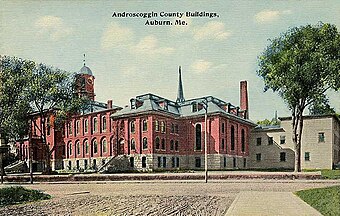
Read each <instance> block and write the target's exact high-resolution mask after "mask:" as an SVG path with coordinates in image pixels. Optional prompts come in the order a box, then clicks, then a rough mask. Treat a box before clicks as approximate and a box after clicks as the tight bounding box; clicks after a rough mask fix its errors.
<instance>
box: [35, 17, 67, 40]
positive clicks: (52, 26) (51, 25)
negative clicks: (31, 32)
mask: <svg viewBox="0 0 340 216" xmlns="http://www.w3.org/2000/svg"><path fill="white" fill-rule="evenodd" d="M35 27H36V28H38V29H39V30H38V33H39V34H47V35H48V36H49V37H50V39H51V40H53V41H58V40H60V39H61V38H64V37H67V36H68V35H70V34H71V33H72V28H71V27H69V26H67V25H66V24H65V23H64V21H63V19H62V18H60V17H56V16H43V17H40V18H39V19H38V20H37V21H36V22H35Z"/></svg>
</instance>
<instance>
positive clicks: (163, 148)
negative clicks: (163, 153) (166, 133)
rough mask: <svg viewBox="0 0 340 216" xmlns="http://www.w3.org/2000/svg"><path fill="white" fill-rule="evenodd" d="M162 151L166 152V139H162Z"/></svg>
mask: <svg viewBox="0 0 340 216" xmlns="http://www.w3.org/2000/svg"><path fill="white" fill-rule="evenodd" d="M162 150H165V139H164V138H163V139H162Z"/></svg>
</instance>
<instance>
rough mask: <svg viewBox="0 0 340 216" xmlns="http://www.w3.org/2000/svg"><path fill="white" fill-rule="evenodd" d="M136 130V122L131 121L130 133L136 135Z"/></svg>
mask: <svg viewBox="0 0 340 216" xmlns="http://www.w3.org/2000/svg"><path fill="white" fill-rule="evenodd" d="M135 130H136V128H135V121H131V122H130V132H131V133H134V132H135Z"/></svg>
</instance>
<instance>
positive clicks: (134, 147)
mask: <svg viewBox="0 0 340 216" xmlns="http://www.w3.org/2000/svg"><path fill="white" fill-rule="evenodd" d="M131 150H136V141H135V139H134V138H132V139H131Z"/></svg>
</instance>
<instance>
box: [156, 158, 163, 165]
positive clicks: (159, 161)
mask: <svg viewBox="0 0 340 216" xmlns="http://www.w3.org/2000/svg"><path fill="white" fill-rule="evenodd" d="M157 160H158V167H161V165H162V157H157Z"/></svg>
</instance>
